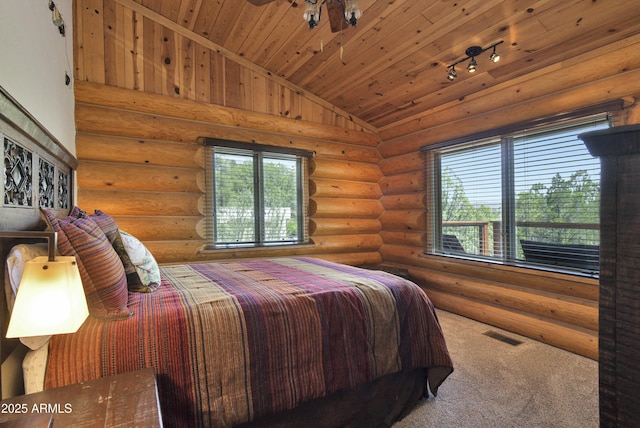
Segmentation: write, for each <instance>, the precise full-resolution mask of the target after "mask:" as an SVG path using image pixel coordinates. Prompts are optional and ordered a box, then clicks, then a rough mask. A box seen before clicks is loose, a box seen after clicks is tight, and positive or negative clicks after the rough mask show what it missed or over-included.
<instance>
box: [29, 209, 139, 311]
mask: <svg viewBox="0 0 640 428" xmlns="http://www.w3.org/2000/svg"><path fill="white" fill-rule="evenodd" d="M40 210H41V212H42V213H43V215H44V218H45V221H46V222H47V224H48V225H49V227H50V228H51V229H52V230H54V231H56V232H58V251H59V252H60V254H61V255H63V256H75V257H76V261H77V262H78V269H79V270H80V277H81V278H82V285H83V286H84V291H85V295H86V297H87V305H88V306H89V313H90V314H91V315H92V316H94V317H96V318H99V319H124V318H129V317H130V316H131V315H132V313H131V311H130V310H129V308H128V307H127V303H128V290H127V278H126V276H125V272H124V266H123V264H122V261H121V260H120V258H119V257H118V254H116V252H115V250H114V249H113V247H112V245H111V243H110V242H109V240H108V239H107V236H106V235H105V234H104V232H103V231H102V229H101V228H100V226H98V224H97V223H96V222H95V221H93V220H92V219H91V218H90V217H89V216H87V215H86V214H85V213H84V212H83V211H81V210H80V209H79V208H77V207H74V209H73V210H72V211H71V214H70V215H69V216H67V217H65V218H63V219H58V218H57V217H56V216H55V214H54V213H53V212H52V211H49V210H47V209H44V208H41V209H40Z"/></svg>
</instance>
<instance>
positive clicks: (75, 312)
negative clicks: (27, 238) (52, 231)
mask: <svg viewBox="0 0 640 428" xmlns="http://www.w3.org/2000/svg"><path fill="white" fill-rule="evenodd" d="M88 315H89V310H88V308H87V300H86V298H85V295H84V289H83V287H82V280H81V279H80V272H79V271H78V266H77V264H76V260H75V257H73V256H57V257H56V258H55V261H49V259H48V258H47V257H46V256H43V257H36V258H34V259H33V260H30V261H28V262H27V263H26V264H25V269H24V272H23V274H22V280H21V281H20V287H19V288H18V293H17V295H16V301H15V304H14V306H13V310H12V312H11V319H10V321H9V328H8V330H7V337H28V336H45V335H52V334H65V333H74V332H76V331H77V330H78V329H79V328H80V326H81V325H82V323H83V322H84V320H85V319H86V318H87V316H88Z"/></svg>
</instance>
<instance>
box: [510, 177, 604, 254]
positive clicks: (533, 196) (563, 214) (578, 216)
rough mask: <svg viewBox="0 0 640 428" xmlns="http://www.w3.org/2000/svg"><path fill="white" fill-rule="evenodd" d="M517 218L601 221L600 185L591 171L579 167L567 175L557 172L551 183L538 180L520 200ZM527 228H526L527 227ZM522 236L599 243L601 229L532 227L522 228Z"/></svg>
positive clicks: (518, 201) (550, 220)
mask: <svg viewBox="0 0 640 428" xmlns="http://www.w3.org/2000/svg"><path fill="white" fill-rule="evenodd" d="M516 207H517V209H516V220H517V221H521V222H522V221H527V222H541V223H578V224H585V223H599V221H600V214H599V212H600V185H599V183H597V182H595V181H593V180H592V179H591V177H590V176H589V174H588V173H587V171H585V170H579V171H576V172H574V173H573V174H571V176H570V177H569V178H568V179H564V178H563V177H562V176H561V175H560V174H556V175H555V176H554V177H553V179H552V180H551V184H550V185H549V187H547V186H545V185H543V184H540V183H538V184H534V185H533V186H531V189H530V190H529V191H528V192H521V193H520V194H519V195H518V198H517V200H516ZM523 229H524V228H523ZM519 235H520V238H524V239H531V240H536V241H543V242H554V243H575V242H577V241H578V242H581V243H583V244H594V245H597V244H598V241H599V237H598V232H597V230H584V229H578V228H550V227H532V228H526V230H521V231H519Z"/></svg>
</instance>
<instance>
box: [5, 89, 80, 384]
mask: <svg viewBox="0 0 640 428" xmlns="http://www.w3.org/2000/svg"><path fill="white" fill-rule="evenodd" d="M0 145H1V146H2V149H3V167H2V185H1V186H2V203H0V230H3V231H7V230H12V231H13V230H44V228H45V224H44V222H43V221H42V220H41V218H40V207H46V208H48V209H51V210H54V211H56V212H57V214H59V215H61V216H64V215H65V214H66V213H68V212H69V210H70V209H71V208H72V207H73V198H74V176H73V173H74V170H75V169H76V168H77V165H78V162H77V160H76V158H75V157H74V156H73V155H72V154H71V153H70V152H69V151H68V150H67V149H66V148H65V147H64V146H63V145H62V144H61V143H60V142H59V141H58V140H57V139H56V138H55V137H54V136H53V135H51V134H50V133H49V132H48V131H47V130H46V129H45V128H44V127H43V126H42V125H41V124H40V123H39V122H38V121H37V120H36V119H35V118H34V117H33V116H32V115H31V114H29V112H28V111H26V110H25V109H24V108H23V107H22V106H21V105H20V104H19V103H17V102H16V100H15V99H14V98H13V97H11V95H9V94H8V93H7V91H6V90H5V89H4V88H2V87H1V86H0ZM18 242H19V243H25V241H23V240H20V241H16V240H9V239H0V255H1V259H0V268H1V269H2V273H1V274H0V284H1V285H2V289H1V290H0V291H1V292H0V333H1V337H0V349H1V350H2V352H1V355H2V360H1V361H2V363H5V360H7V358H8V357H9V355H11V353H12V352H14V351H15V350H16V348H17V346H18V342H17V341H16V340H9V339H6V338H5V333H6V331H7V324H8V320H9V316H8V309H7V303H6V296H5V292H4V285H5V284H4V282H5V260H6V257H7V253H8V252H9V250H10V249H11V247H12V246H13V245H14V244H15V243H18ZM18 367H19V366H18ZM4 369H5V370H3V372H6V371H7V368H6V367H4ZM4 377H5V378H7V376H6V373H5V376H4ZM20 377H21V374H20ZM0 379H1V377H0ZM6 380H7V379H5V381H3V382H2V384H3V385H2V386H3V387H6V383H7V382H6ZM3 389H6V388H3ZM9 389H15V388H9Z"/></svg>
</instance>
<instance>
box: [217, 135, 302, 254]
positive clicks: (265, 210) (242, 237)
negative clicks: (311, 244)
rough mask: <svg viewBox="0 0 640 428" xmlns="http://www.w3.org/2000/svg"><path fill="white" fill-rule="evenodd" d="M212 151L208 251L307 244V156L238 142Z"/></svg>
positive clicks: (218, 146) (220, 146) (219, 146)
mask: <svg viewBox="0 0 640 428" xmlns="http://www.w3.org/2000/svg"><path fill="white" fill-rule="evenodd" d="M216 141H218V142H219V140H216ZM238 146H240V147H238ZM248 147H253V148H248ZM209 149H210V150H209V151H208V155H207V157H208V159H209V164H208V166H207V169H208V171H209V173H208V178H209V180H208V182H209V184H208V186H207V187H208V192H209V194H210V196H211V197H210V198H209V200H208V202H207V205H208V207H207V208H208V211H209V213H208V216H209V227H208V231H207V234H208V237H209V241H210V245H209V246H208V248H209V249H212V248H227V247H248V246H253V247H256V246H268V245H286V244H289V245H292V244H300V243H304V242H307V240H308V232H307V206H308V201H307V199H308V197H307V192H306V189H307V174H306V168H307V156H305V155H303V154H300V153H284V152H283V150H281V149H279V148H273V151H269V147H266V146H261V145H248V144H244V143H235V144H234V142H229V144H228V145H213V146H211V147H210V148H209ZM276 150H277V151H276Z"/></svg>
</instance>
